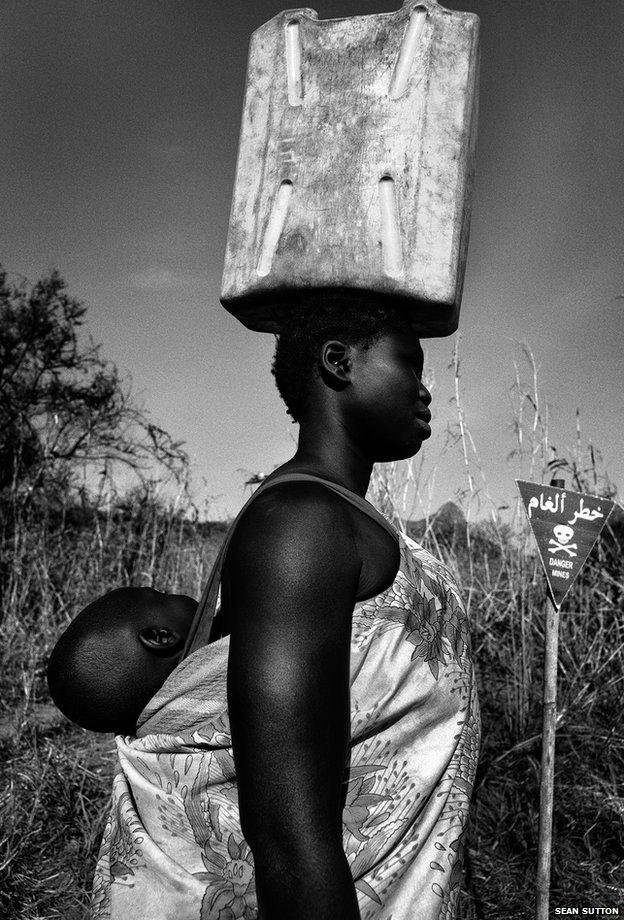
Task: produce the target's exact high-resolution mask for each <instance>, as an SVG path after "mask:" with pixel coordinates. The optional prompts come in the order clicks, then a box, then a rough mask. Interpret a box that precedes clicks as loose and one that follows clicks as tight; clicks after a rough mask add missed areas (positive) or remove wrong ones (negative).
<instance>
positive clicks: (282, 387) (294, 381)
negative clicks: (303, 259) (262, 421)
mask: <svg viewBox="0 0 624 920" xmlns="http://www.w3.org/2000/svg"><path fill="white" fill-rule="evenodd" d="M408 328H409V321H408V319H407V317H406V313H405V308H404V307H403V308H401V307H398V306H396V305H394V304H391V303H383V302H382V301H377V300H374V299H372V298H370V297H369V296H367V295H366V294H362V295H360V294H358V293H357V292H353V293H349V294H347V293H338V292H332V291H327V292H321V293H316V294H312V295H308V296H304V297H302V298H301V299H299V300H298V301H297V303H293V304H291V305H290V306H289V307H288V310H286V309H284V310H283V311H282V314H281V328H280V332H279V333H278V334H277V344H276V347H275V356H274V358H273V364H272V366H271V373H272V374H273V376H274V377H275V383H276V385H277V389H278V391H279V394H280V396H281V397H282V399H283V400H284V402H285V404H286V411H287V413H288V414H289V415H290V416H291V417H292V419H293V422H299V421H300V420H301V417H302V415H303V413H304V412H305V410H306V408H307V405H308V401H309V397H310V390H311V385H312V381H313V379H314V376H315V375H318V374H319V349H320V347H321V345H322V344H323V343H324V342H326V341H327V340H328V339H332V338H337V339H340V340H341V341H343V342H345V343H346V344H348V345H360V346H363V347H364V348H370V346H371V345H373V344H374V343H375V342H377V341H378V340H379V339H380V338H381V337H382V336H384V335H386V334H388V333H389V332H392V331H395V330H397V329H399V330H406V329H408Z"/></svg>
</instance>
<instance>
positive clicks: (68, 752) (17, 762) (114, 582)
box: [0, 350, 624, 920]
mask: <svg viewBox="0 0 624 920" xmlns="http://www.w3.org/2000/svg"><path fill="white" fill-rule="evenodd" d="M521 361H522V363H518V365H517V369H516V379H515V382H514V385H513V388H512V391H511V399H512V411H513V427H514V430H515V432H516V450H515V452H514V456H513V457H512V458H511V461H510V462H512V463H513V464H514V473H516V474H517V475H519V476H521V477H523V478H531V479H535V480H537V481H540V480H544V481H548V479H549V478H550V475H551V474H552V471H553V470H556V471H558V474H561V472H563V473H564V474H565V475H566V476H567V478H568V485H569V486H570V487H571V488H576V489H579V490H581V491H583V490H586V491H590V492H600V493H602V494H605V495H606V494H609V495H611V496H613V494H614V490H613V487H612V485H611V484H610V483H609V482H608V480H607V479H606V478H605V476H604V474H603V472H602V470H601V467H600V459H599V455H598V453H597V451H596V450H595V449H594V447H593V446H592V445H591V444H588V445H584V443H583V440H582V436H581V431H580V428H579V427H577V431H576V442H575V444H574V445H573V447H572V449H571V451H570V452H569V453H568V454H567V455H565V456H563V455H561V454H558V453H556V452H555V451H554V449H552V448H551V445H550V442H549V432H548V417H547V410H546V407H545V406H544V405H543V401H542V400H541V399H540V395H539V385H538V379H537V370H536V367H535V362H534V360H533V358H532V356H531V354H530V352H528V350H527V351H526V352H525V353H524V354H523V355H522V356H521ZM452 367H453V369H454V378H455V401H456V408H457V425H456V428H455V430H454V431H452V432H451V438H452V439H453V443H454V445H455V449H459V450H461V453H462V457H463V462H464V472H465V482H464V483H463V484H459V486H458V491H457V494H456V495H453V494H449V495H448V497H449V498H453V497H455V498H456V500H457V502H458V504H459V505H461V508H462V510H461V513H460V511H459V510H458V509H456V510H455V512H454V513H450V511H451V510H452V509H450V510H449V508H448V506H447V508H446V509H443V511H442V512H441V513H440V514H434V513H432V512H431V506H430V501H429V495H430V493H429V492H428V483H427V482H425V481H423V479H424V473H423V468H422V466H421V465H420V462H414V463H410V464H393V465H387V466H384V467H380V468H378V469H377V470H376V473H375V476H374V479H373V483H372V485H371V493H370V494H371V497H372V498H373V499H374V501H375V502H376V503H377V504H378V505H379V506H380V507H381V508H382V510H383V511H384V512H385V513H386V514H388V516H389V517H391V518H394V519H395V520H397V521H399V522H400V520H401V518H403V517H404V512H403V508H404V503H405V501H406V499H407V497H408V496H411V497H412V498H413V499H414V501H415V502H416V504H415V513H412V514H411V515H410V517H413V518H418V521H417V522H414V521H411V522H405V521H403V522H402V523H403V524H404V525H405V526H406V527H407V529H408V531H411V532H412V534H413V535H414V536H415V537H416V538H417V539H418V540H419V541H420V542H422V543H423V544H424V545H425V546H426V547H428V548H429V549H431V551H432V552H434V553H435V554H436V555H438V556H441V557H442V558H443V559H444V561H445V562H446V563H447V564H448V565H449V566H450V567H451V569H452V570H453V571H454V572H455V573H456V574H457V576H458V579H459V581H460V584H461V585H462V587H463V591H464V596H465V600H466V604H467V606H468V609H469V612H470V616H471V620H472V624H473V648H474V653H475V658H476V662H477V676H478V683H479V692H480V699H481V707H482V713H483V726H484V740H483V748H482V755H481V761H480V766H479V770H478V774H477V782H476V790H475V796H474V805H473V809H472V819H471V825H470V829H469V841H468V856H467V875H466V884H465V890H464V892H463V897H462V904H461V918H462V920H485V918H487V920H491V918H496V920H517V918H524V917H530V916H531V915H532V913H533V904H534V900H535V898H534V890H535V863H536V846H537V824H538V775H539V756H540V733H541V678H542V660H543V646H544V604H545V588H544V579H543V576H542V572H541V569H540V566H539V564H538V561H537V559H536V556H535V552H534V548H533V542H532V538H531V537H530V535H529V532H528V529H527V526H526V523H525V521H524V515H523V513H521V511H520V509H519V506H518V507H517V508H516V510H515V514H514V515H513V516H512V517H511V518H508V519H507V520H503V519H502V518H501V516H500V513H499V511H498V510H497V508H496V506H495V504H494V502H493V501H492V499H491V497H490V496H489V491H488V487H487V481H486V478H485V476H484V475H483V471H482V468H481V465H480V462H479V456H478V450H477V446H476V445H475V443H474V440H473V438H472V436H471V433H470V426H469V418H468V413H467V412H466V411H465V410H464V407H463V403H462V399H463V396H462V385H461V375H460V369H461V365H460V360H459V354H458V352H457V351H455V353H454V355H453V359H452ZM527 371H528V375H527ZM525 377H526V378H527V380H526V382H525ZM7 507H8V506H7ZM9 517H10V520H9ZM623 518H624V515H622V514H621V512H619V513H618V516H616V517H615V519H614V518H613V516H612V519H611V522H610V525H608V527H607V528H606V531H605V535H604V537H603V539H602V540H601V542H600V544H599V545H598V546H597V547H596V549H595V550H594V551H593V552H592V554H591V557H590V560H589V562H588V564H587V566H586V567H585V569H584V571H583V573H582V575H581V577H580V578H579V579H578V581H577V583H576V584H575V586H574V588H573V590H572V591H571V592H570V594H569V596H568V599H567V600H566V602H565V604H564V607H563V610H562V616H561V637H560V669H559V703H558V733H557V759H556V776H555V796H556V807H555V826H554V855H553V873H552V902H551V903H552V906H553V908H554V907H556V906H557V905H562V906H571V905H572V906H573V905H597V906H617V905H624V849H623V846H622V844H623V836H624V835H623V832H622V818H623V817H624V731H623V729H622V721H621V716H620V711H621V699H622V690H623V681H624V617H623V616H622V606H623V599H624V565H623V563H622V550H623V549H624V523H623ZM224 529H225V528H224V526H223V525H220V524H208V523H205V522H202V521H201V520H200V519H199V516H198V515H197V513H196V512H195V511H194V510H193V508H192V507H190V506H189V505H188V503H186V500H185V499H184V498H183V496H180V497H179V498H178V500H177V501H175V500H174V501H171V500H167V501H165V500H163V499H161V498H159V496H158V494H157V493H156V492H155V491H154V489H153V488H150V487H149V486H148V487H145V488H143V489H139V490H137V491H135V492H133V493H132V494H130V495H128V496H126V497H125V498H116V499H114V498H113V499H110V500H108V501H107V502H106V503H105V504H104V505H102V506H100V507H97V506H94V505H93V503H90V502H89V501H87V500H83V501H82V502H81V503H80V502H78V501H76V500H74V499H71V500H70V499H69V498H68V499H67V502H66V504H65V506H63V507H60V508H59V507H55V508H53V509H52V508H48V507H46V504H45V501H44V500H41V501H40V502H39V504H38V505H37V506H36V507H35V506H33V505H32V504H31V505H30V506H28V507H24V508H22V509H20V506H19V503H18V502H17V501H16V500H14V501H13V505H12V506H11V514H10V516H9V515H7V517H6V520H5V522H4V525H3V530H2V533H1V540H0V563H1V566H2V571H1V577H2V586H3V594H2V607H1V613H2V621H1V623H0V640H1V646H0V648H1V652H0V654H1V661H2V681H3V693H2V698H1V700H0V747H1V750H0V779H1V788H2V793H1V797H0V878H1V879H2V884H1V885H0V917H2V918H6V920H17V918H20V920H31V918H32V920H35V918H41V920H47V918H53V917H63V918H69V920H78V918H81V917H83V916H85V911H86V903H87V898H88V889H89V884H90V876H91V873H92V871H93V865H94V861H95V857H96V851H97V845H98V839H99V836H100V833H101V829H102V818H103V815H104V813H105V810H106V805H107V801H108V795H109V788H110V778H111V771H112V762H113V761H112V758H113V753H112V752H113V743H112V738H111V737H110V736H98V735H92V734H89V733H87V732H84V731H82V730H80V729H77V728H75V727H74V726H71V725H70V724H69V723H67V722H66V721H65V720H64V719H63V717H62V716H60V714H58V713H57V712H56V711H55V709H54V707H53V706H52V705H51V703H50V701H49V697H48V693H47V687H46V683H45V679H44V675H45V663H46V659H47V656H48V655H49V652H50V650H51V648H52V646H53V644H54V642H55V641H56V638H57V637H58V635H59V633H60V632H61V631H62V630H63V628H64V627H65V626H66V624H67V623H68V622H70V620H71V618H72V617H73V616H74V615H75V613H76V612H77V611H78V610H80V609H81V608H82V607H83V606H84V605H85V604H87V603H88V602H89V601H90V600H92V599H93V598H94V597H96V596H98V595H100V594H102V593H103V592H105V591H106V590H109V589H111V588H113V587H117V586H119V585H123V584H142V585H152V586H154V587H156V588H158V589H160V590H164V591H172V592H181V593H187V594H190V595H192V596H195V597H197V596H199V592H200V589H201V585H202V583H203V582H204V580H205V578H206V576H207V573H208V571H209V568H210V565H211V562H212V560H213V558H214V556H215V554H216V551H217V549H218V546H219V544H220V542H221V540H222V538H223V533H224ZM623 913H624V908H623Z"/></svg>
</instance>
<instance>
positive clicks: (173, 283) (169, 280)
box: [129, 265, 205, 293]
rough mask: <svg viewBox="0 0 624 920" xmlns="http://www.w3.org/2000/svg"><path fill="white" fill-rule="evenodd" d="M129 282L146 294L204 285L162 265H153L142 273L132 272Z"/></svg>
mask: <svg viewBox="0 0 624 920" xmlns="http://www.w3.org/2000/svg"><path fill="white" fill-rule="evenodd" d="M129 280H130V284H131V286H132V287H133V288H135V289H137V290H139V291H146V292H148V293H155V292H158V291H172V290H174V289H179V288H181V287H183V288H186V289H188V288H197V287H200V286H201V285H202V284H204V283H205V282H204V279H202V278H198V277H197V276H195V275H191V274H183V273H179V272H175V271H172V270H171V269H169V268H165V267H164V266H163V265H153V266H150V267H149V268H146V269H144V270H143V271H138V272H134V273H133V274H132V275H130V279H129Z"/></svg>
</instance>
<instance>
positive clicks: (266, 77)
mask: <svg viewBox="0 0 624 920" xmlns="http://www.w3.org/2000/svg"><path fill="white" fill-rule="evenodd" d="M478 70H479V19H478V17H477V16H475V15H474V14H473V13H463V12H458V11H455V10H447V9H445V8H444V7H442V6H440V4H439V3H438V2H437V0H405V2H404V3H403V5H402V7H401V8H400V9H399V10H397V11H396V12H393V13H378V14H374V15H369V16H353V17H349V18H342V19H327V20H324V19H319V18H318V15H317V13H316V12H315V11H314V10H311V9H307V8H299V9H289V10H285V11H284V12H282V13H279V14H278V15H277V16H275V17H273V19H271V20H270V21H269V22H267V23H265V24H264V25H262V26H260V28H259V29H257V30H256V31H255V32H254V33H253V35H252V37H251V42H250V47H249V59H248V68H247V85H246V91H245V100H244V106H243V117H242V124H241V133H240V141H239V151H238V162H237V167H236V176H235V183H234V192H233V196H232V207H231V214H230V225H229V232H228V241H227V247H226V256H225V263H224V271H223V283H222V290H221V302H222V303H223V305H224V306H225V307H226V309H227V310H229V311H230V312H231V313H232V314H233V315H234V316H236V317H237V318H238V319H239V320H240V321H241V322H242V323H244V324H245V325H246V326H248V327H249V328H250V329H254V330H257V331H264V332H276V331H279V329H280V325H281V323H282V322H283V321H284V318H285V317H286V316H287V314H288V310H289V304H291V303H292V302H293V301H294V300H296V299H301V298H302V297H307V296H309V295H314V294H316V293H318V292H319V291H327V290H333V291H340V292H342V293H343V294H345V296H346V295H349V296H355V297H360V296H366V297H372V298H374V299H376V300H379V299H382V300H383V299H388V300H391V301H392V302H393V303H395V304H399V305H400V306H401V307H402V308H404V309H405V311H406V312H408V313H409V315H410V316H411V318H412V321H413V323H414V324H415V327H416V329H417V331H418V333H419V334H420V335H423V336H427V335H448V334H450V333H452V332H454V331H455V329H456V328H457V324H458V321H459V309H460V303H461V294H462V287H463V279H464V271H465V263H466V253H467V246H468V233H469V223H470V203H471V193H472V186H473V177H474V159H475V141H476V122H477V102H478V98H477V97H478V94H477V83H478Z"/></svg>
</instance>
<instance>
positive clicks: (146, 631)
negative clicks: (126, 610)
mask: <svg viewBox="0 0 624 920" xmlns="http://www.w3.org/2000/svg"><path fill="white" fill-rule="evenodd" d="M139 641H140V642H141V644H142V645H144V646H145V648H146V649H148V651H150V652H154V654H155V655H163V656H166V655H175V653H176V652H179V651H181V649H182V646H183V645H184V638H183V636H181V635H180V634H179V633H177V632H174V630H173V629H169V627H168V626H145V627H144V628H143V629H141V630H140V632H139Z"/></svg>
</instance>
